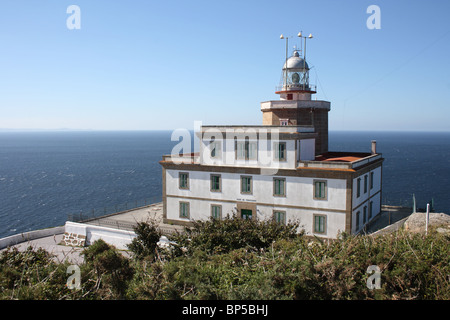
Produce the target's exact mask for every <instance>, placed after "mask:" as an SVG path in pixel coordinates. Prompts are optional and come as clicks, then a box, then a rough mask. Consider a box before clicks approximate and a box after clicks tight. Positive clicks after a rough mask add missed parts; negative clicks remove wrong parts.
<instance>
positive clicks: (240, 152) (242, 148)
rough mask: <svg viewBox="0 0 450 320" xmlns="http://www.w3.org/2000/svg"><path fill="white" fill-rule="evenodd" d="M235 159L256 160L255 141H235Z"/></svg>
mask: <svg viewBox="0 0 450 320" xmlns="http://www.w3.org/2000/svg"><path fill="white" fill-rule="evenodd" d="M235 149H236V159H238V160H256V153H257V144H256V141H236V143H235Z"/></svg>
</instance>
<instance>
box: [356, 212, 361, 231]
mask: <svg viewBox="0 0 450 320" xmlns="http://www.w3.org/2000/svg"><path fill="white" fill-rule="evenodd" d="M360 214H361V213H360V212H359V211H358V212H357V213H356V230H359V215H360Z"/></svg>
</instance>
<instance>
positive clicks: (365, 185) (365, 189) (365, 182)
mask: <svg viewBox="0 0 450 320" xmlns="http://www.w3.org/2000/svg"><path fill="white" fill-rule="evenodd" d="M367 178H368V176H367V174H366V175H365V176H364V193H367Z"/></svg>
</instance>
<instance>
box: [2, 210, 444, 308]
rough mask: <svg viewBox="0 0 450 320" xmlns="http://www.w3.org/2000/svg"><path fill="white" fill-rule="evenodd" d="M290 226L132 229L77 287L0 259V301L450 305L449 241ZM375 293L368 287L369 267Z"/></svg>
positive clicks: (17, 258) (13, 252)
mask: <svg viewBox="0 0 450 320" xmlns="http://www.w3.org/2000/svg"><path fill="white" fill-rule="evenodd" d="M297 227H298V226H297V225H296V224H289V225H287V226H281V225H278V224H276V223H273V222H263V221H252V220H248V221H247V220H238V219H233V218H232V217H231V218H230V217H227V218H226V219H224V220H221V221H218V220H209V221H204V222H195V223H194V226H193V227H192V228H189V229H187V230H186V232H185V233H184V234H177V235H174V236H173V237H171V240H173V241H175V242H176V243H177V245H173V246H171V247H170V248H168V249H162V248H159V247H158V246H157V245H156V243H157V241H158V239H159V235H160V234H159V232H158V230H157V229H156V225H154V224H148V225H146V224H140V225H138V226H137V227H136V233H137V237H136V239H135V241H133V243H131V244H130V251H129V252H130V253H131V257H125V255H123V254H122V253H120V252H119V251H118V250H117V249H115V248H114V247H112V246H109V245H107V244H106V243H105V242H103V241H102V240H98V241H96V242H95V243H94V244H93V245H91V246H90V247H88V248H86V249H85V250H84V258H85V259H84V263H83V264H82V265H81V266H80V269H81V287H80V289H79V290H75V289H73V290H71V289H69V288H67V286H66V281H67V278H68V276H69V275H68V274H67V273H66V270H67V267H68V264H67V263H64V264H60V263H56V262H54V260H53V259H52V257H51V256H50V255H49V254H48V253H46V252H45V251H43V250H42V249H38V250H32V249H31V248H29V249H28V250H26V251H25V252H19V251H18V250H17V249H8V250H5V251H3V252H2V253H1V254H0V298H2V299H445V300H448V299H450V279H449V275H450V264H449V262H450V261H449V259H450V258H449V257H450V252H449V251H450V249H449V240H450V238H449V236H448V235H443V234H440V233H438V232H433V231H432V232H429V233H428V235H424V234H418V233H407V232H403V231H399V232H396V233H392V234H388V235H383V236H379V237H371V236H349V235H346V234H342V235H341V237H340V238H339V239H338V240H335V241H323V240H320V239H317V238H309V237H306V236H304V235H303V234H297V233H296V229H297ZM371 265H376V266H378V267H379V268H380V271H381V288H380V289H372V290H371V289H368V287H367V285H366V284H367V280H368V278H369V277H370V276H371V274H370V273H367V268H368V266H371Z"/></svg>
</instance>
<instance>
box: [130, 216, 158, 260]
mask: <svg viewBox="0 0 450 320" xmlns="http://www.w3.org/2000/svg"><path fill="white" fill-rule="evenodd" d="M134 232H135V233H136V237H135V238H134V239H133V240H132V242H131V243H130V244H129V245H127V247H128V249H129V250H130V251H131V252H132V253H133V254H134V256H135V257H136V258H137V259H143V258H145V257H153V256H154V255H155V250H156V248H157V242H158V241H159V239H160V238H161V232H160V231H159V230H158V225H157V224H156V222H154V221H150V222H149V223H147V222H138V224H137V225H136V226H135V227H134Z"/></svg>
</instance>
